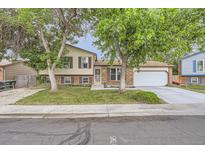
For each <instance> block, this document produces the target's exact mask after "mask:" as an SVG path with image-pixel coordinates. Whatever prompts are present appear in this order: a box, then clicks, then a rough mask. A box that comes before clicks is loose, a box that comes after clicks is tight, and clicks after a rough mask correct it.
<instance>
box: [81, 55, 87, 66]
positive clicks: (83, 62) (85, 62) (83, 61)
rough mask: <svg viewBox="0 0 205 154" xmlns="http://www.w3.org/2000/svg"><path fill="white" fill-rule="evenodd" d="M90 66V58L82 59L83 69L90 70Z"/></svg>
mask: <svg viewBox="0 0 205 154" xmlns="http://www.w3.org/2000/svg"><path fill="white" fill-rule="evenodd" d="M88 66H89V58H88V57H81V68H88Z"/></svg>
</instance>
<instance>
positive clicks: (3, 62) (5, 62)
mask: <svg viewBox="0 0 205 154" xmlns="http://www.w3.org/2000/svg"><path fill="white" fill-rule="evenodd" d="M11 63H12V62H11V61H9V60H7V59H2V60H1V61H0V66H5V65H8V64H11Z"/></svg>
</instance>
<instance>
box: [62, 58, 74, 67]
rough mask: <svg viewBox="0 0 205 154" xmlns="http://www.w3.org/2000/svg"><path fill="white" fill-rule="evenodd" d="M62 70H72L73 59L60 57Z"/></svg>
mask: <svg viewBox="0 0 205 154" xmlns="http://www.w3.org/2000/svg"><path fill="white" fill-rule="evenodd" d="M61 59H62V63H63V68H73V57H62V58H61Z"/></svg>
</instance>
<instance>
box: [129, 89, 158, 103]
mask: <svg viewBox="0 0 205 154" xmlns="http://www.w3.org/2000/svg"><path fill="white" fill-rule="evenodd" d="M131 98H133V99H135V100H136V101H138V102H143V103H147V104H160V103H161V100H160V98H159V97H158V96H157V95H156V94H155V93H153V92H148V91H137V92H136V93H135V94H132V95H131Z"/></svg>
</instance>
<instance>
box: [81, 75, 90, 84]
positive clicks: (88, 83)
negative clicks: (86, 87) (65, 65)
mask: <svg viewBox="0 0 205 154" xmlns="http://www.w3.org/2000/svg"><path fill="white" fill-rule="evenodd" d="M84 78H87V79H88V82H87V83H84V81H83V79H84ZM82 84H89V77H88V76H82Z"/></svg>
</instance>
